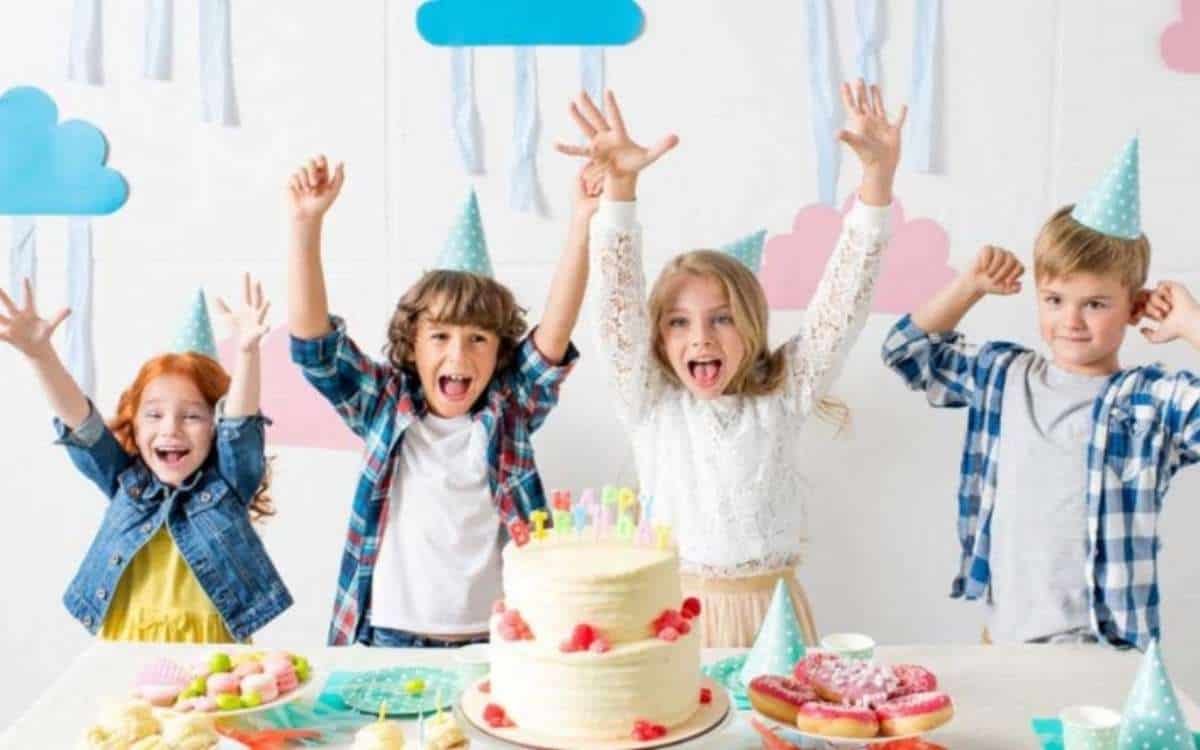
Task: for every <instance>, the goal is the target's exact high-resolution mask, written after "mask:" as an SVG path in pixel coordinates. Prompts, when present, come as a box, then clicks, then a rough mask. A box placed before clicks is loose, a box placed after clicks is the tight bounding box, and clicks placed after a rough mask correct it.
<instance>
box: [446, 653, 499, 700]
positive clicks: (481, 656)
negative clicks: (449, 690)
mask: <svg viewBox="0 0 1200 750" xmlns="http://www.w3.org/2000/svg"><path fill="white" fill-rule="evenodd" d="M488 648H489V647H488V644H486V643H472V644H470V645H469V646H462V647H461V648H456V649H453V651H454V669H455V671H456V672H457V673H458V681H459V687H460V688H462V689H463V690H465V689H467V687H469V686H470V685H473V684H474V683H475V682H476V681H477V680H482V679H483V678H484V677H487V675H488V672H490V671H491V668H492V661H491V657H490V652H489V651H488Z"/></svg>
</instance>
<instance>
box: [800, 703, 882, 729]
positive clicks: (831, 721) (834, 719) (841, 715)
mask: <svg viewBox="0 0 1200 750" xmlns="http://www.w3.org/2000/svg"><path fill="white" fill-rule="evenodd" d="M796 726H797V727H798V728H799V729H800V731H802V732H808V733H809V734H820V735H824V736H826V737H858V738H865V737H874V736H875V735H877V734H879V719H877V718H876V716H875V712H874V711H872V710H871V709H869V708H860V707H858V706H841V705H838V704H836V703H823V702H820V701H814V702H812V703H805V704H804V705H803V706H801V707H800V710H799V711H797V712H796Z"/></svg>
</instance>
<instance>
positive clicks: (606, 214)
mask: <svg viewBox="0 0 1200 750" xmlns="http://www.w3.org/2000/svg"><path fill="white" fill-rule="evenodd" d="M635 207H636V204H634V203H617V202H606V203H602V204H601V206H600V210H599V211H597V212H596V216H595V217H594V218H593V219H592V227H591V246H592V250H593V252H594V253H595V257H596V259H597V260H596V263H595V267H596V268H597V269H598V271H599V272H598V274H597V275H598V276H599V279H598V283H596V284H593V287H594V289H595V292H594V296H595V306H594V309H595V311H596V334H597V338H598V341H599V346H600V352H601V354H602V356H603V357H604V358H605V360H606V361H607V363H608V368H609V370H610V373H611V377H612V380H613V383H614V385H615V387H616V392H617V404H618V406H619V408H620V410H621V415H622V417H623V418H624V419H626V421H628V422H629V423H630V424H636V423H638V422H640V421H641V420H642V419H643V418H644V417H645V415H646V413H647V412H648V411H649V409H650V408H651V406H652V405H653V402H654V400H655V398H656V396H657V394H658V393H659V392H660V391H661V388H662V375H661V373H659V372H658V369H657V367H658V366H657V365H656V364H655V363H654V362H653V361H652V356H651V353H650V347H651V345H652V344H651V338H650V336H651V333H650V321H649V314H648V312H647V309H646V275H645V272H644V271H643V270H642V230H641V227H640V226H638V224H637V221H636V218H635V214H634V211H635Z"/></svg>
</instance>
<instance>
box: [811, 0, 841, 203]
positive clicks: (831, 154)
mask: <svg viewBox="0 0 1200 750" xmlns="http://www.w3.org/2000/svg"><path fill="white" fill-rule="evenodd" d="M836 65H837V63H836V61H835V60H834V58H833V26H832V24H831V23H830V21H829V5H828V2H827V0H808V90H809V103H810V106H809V109H810V110H811V112H812V134H813V144H814V145H815V146H816V149H817V198H818V200H820V201H821V202H822V203H824V204H825V205H827V206H832V205H834V204H835V202H836V201H837V183H838V174H839V172H841V168H842V150H841V148H839V146H838V142H837V140H836V137H837V132H838V130H840V129H841V124H842V108H841V102H840V99H839V97H838V95H837V93H836V92H837V91H838V78H837V77H835V71H836V70H837V68H836Z"/></svg>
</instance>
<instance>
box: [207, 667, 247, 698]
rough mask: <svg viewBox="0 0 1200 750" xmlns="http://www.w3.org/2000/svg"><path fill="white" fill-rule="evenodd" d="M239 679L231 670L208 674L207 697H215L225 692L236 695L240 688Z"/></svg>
mask: <svg viewBox="0 0 1200 750" xmlns="http://www.w3.org/2000/svg"><path fill="white" fill-rule="evenodd" d="M241 687H242V681H241V679H240V678H239V677H238V676H237V675H235V674H234V673H232V672H218V673H217V674H213V675H209V676H208V697H209V698H216V697H217V696H218V695H223V694H226V693H229V694H232V695H237V694H238V692H239V691H240V690H241Z"/></svg>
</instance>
